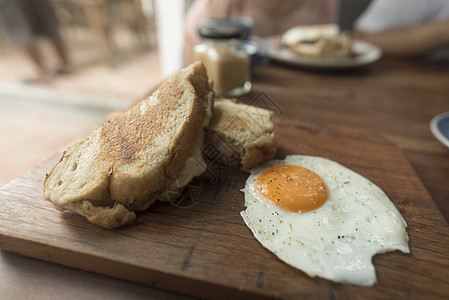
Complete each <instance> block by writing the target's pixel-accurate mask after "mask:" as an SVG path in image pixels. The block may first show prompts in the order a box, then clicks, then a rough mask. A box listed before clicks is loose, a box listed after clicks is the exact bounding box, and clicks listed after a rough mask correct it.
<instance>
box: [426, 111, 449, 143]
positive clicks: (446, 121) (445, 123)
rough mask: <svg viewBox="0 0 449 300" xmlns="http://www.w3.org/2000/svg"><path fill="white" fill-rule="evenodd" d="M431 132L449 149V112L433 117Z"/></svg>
mask: <svg viewBox="0 0 449 300" xmlns="http://www.w3.org/2000/svg"><path fill="white" fill-rule="evenodd" d="M430 131H432V134H433V135H434V136H435V138H436V139H437V140H438V141H439V142H440V143H441V144H443V145H444V146H446V147H447V148H449V112H445V113H442V114H439V115H436V116H435V117H433V119H432V120H431V121H430Z"/></svg>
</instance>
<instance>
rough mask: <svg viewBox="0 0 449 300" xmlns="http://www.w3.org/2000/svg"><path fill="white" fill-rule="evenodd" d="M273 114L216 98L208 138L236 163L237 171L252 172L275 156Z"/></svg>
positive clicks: (229, 100) (234, 101)
mask: <svg viewBox="0 0 449 300" xmlns="http://www.w3.org/2000/svg"><path fill="white" fill-rule="evenodd" d="M272 115H273V113H272V112H271V111H269V110H267V109H264V108H261V107H256V106H252V105H247V104H243V103H238V102H237V100H236V99H225V98H217V99H216V100H215V104H214V113H213V116H212V120H211V122H210V125H209V127H208V128H207V131H206V136H207V139H208V140H209V141H211V142H212V143H213V145H214V146H215V147H216V148H217V150H218V151H220V152H221V153H222V154H224V155H225V156H226V157H228V158H229V160H230V161H234V162H235V164H234V165H233V166H234V167H242V168H243V169H244V170H249V169H251V168H252V167H254V166H256V165H258V164H260V163H262V162H265V161H267V160H270V159H272V158H273V156H274V155H275V154H276V149H277V143H276V141H275V139H274V125H273V122H272V120H271V118H272Z"/></svg>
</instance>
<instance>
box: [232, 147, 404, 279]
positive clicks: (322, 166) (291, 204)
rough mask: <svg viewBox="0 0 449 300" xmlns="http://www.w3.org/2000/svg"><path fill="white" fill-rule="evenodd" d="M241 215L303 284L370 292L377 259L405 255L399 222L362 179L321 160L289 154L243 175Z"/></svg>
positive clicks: (388, 204) (383, 198) (397, 215)
mask: <svg viewBox="0 0 449 300" xmlns="http://www.w3.org/2000/svg"><path fill="white" fill-rule="evenodd" d="M242 191H243V192H244V194H245V207H246V209H245V210H244V211H242V212H241V216H242V217H243V220H244V221H245V223H246V225H247V226H248V227H249V229H250V230H251V231H252V233H253V235H254V236H255V237H256V239H257V240H258V241H259V242H260V243H261V244H262V245H263V246H264V247H265V248H267V249H268V250H270V251H271V252H273V253H274V254H275V255H276V256H277V257H278V258H279V259H281V260H282V261H284V262H286V263H287V264H289V265H291V266H293V267H295V268H298V269H300V270H302V271H304V272H305V273H306V274H307V275H309V276H310V277H315V276H318V277H322V278H325V279H328V280H332V281H334V282H339V283H345V284H355V285H361V286H371V285H373V284H375V283H376V282H377V278H376V272H375V269H374V266H373V264H372V262H371V259H372V256H373V255H375V254H378V253H385V252H388V251H394V250H400V251H402V252H404V253H409V252H410V250H409V246H408V235H407V231H406V227H407V223H406V222H405V220H404V218H403V217H402V216H401V214H400V213H399V211H398V210H397V209H396V207H395V206H394V204H393V203H392V202H391V201H390V199H389V198H388V196H387V195H386V194H385V193H384V192H383V191H382V190H381V189H380V188H379V187H378V186H376V185H375V184H374V183H372V182H371V181H369V180H368V179H366V178H365V177H363V176H361V175H359V174H357V173H355V172H354V171H352V170H350V169H347V168H346V167H344V166H342V165H340V164H339V163H337V162H334V161H331V160H329V159H325V158H321V157H314V156H304V155H291V156H287V157H286V158H285V159H283V160H273V161H269V162H267V163H265V164H262V165H261V166H259V167H256V168H254V169H252V170H251V175H250V176H249V178H248V179H247V181H246V185H245V188H244V189H243V190H242Z"/></svg>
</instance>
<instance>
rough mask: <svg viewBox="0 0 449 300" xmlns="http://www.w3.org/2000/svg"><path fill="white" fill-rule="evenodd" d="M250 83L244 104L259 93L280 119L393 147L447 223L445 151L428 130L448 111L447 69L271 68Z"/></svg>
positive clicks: (408, 65) (386, 65)
mask: <svg viewBox="0 0 449 300" xmlns="http://www.w3.org/2000/svg"><path fill="white" fill-rule="evenodd" d="M253 81H254V88H253V92H252V93H251V94H250V95H247V96H246V97H245V100H246V101H248V102H251V101H254V99H255V98H257V97H258V93H261V92H263V93H264V94H265V95H267V96H268V98H269V100H270V101H273V102H274V103H276V104H277V105H278V107H277V109H279V113H280V117H281V118H288V119H293V120H298V121H302V122H311V123H314V124H323V125H329V124H331V125H343V126H348V127H352V128H358V129H362V130H366V131H369V132H371V133H375V134H378V135H380V136H382V137H384V138H386V139H388V140H389V141H391V142H392V143H394V144H395V145H396V146H397V147H398V148H399V149H401V150H402V151H403V153H404V154H405V156H406V157H407V159H408V160H409V161H410V163H411V164H412V166H413V168H414V169H415V171H416V173H417V174H418V176H419V178H420V179H421V180H422V182H423V183H424V185H425V187H426V188H427V190H428V192H429V193H430V195H431V196H432V198H433V199H434V201H435V202H436V204H437V205H438V207H439V209H440V210H441V212H442V213H443V215H444V216H445V218H446V220H449V185H448V184H447V183H448V182H449V150H448V149H446V148H445V147H444V146H442V145H441V144H440V143H439V142H438V141H437V140H436V139H435V138H434V137H433V135H432V133H431V131H430V127H429V122H430V121H431V119H432V118H433V117H434V116H435V115H437V114H440V113H443V112H447V111H449V65H447V64H434V63H425V62H417V61H398V60H381V61H380V62H378V63H376V64H374V65H371V66H369V67H366V68H363V69H359V70H347V71H346V72H337V71H335V72H324V71H320V72H319V71H308V72H305V71H298V69H294V68H286V67H285V66H281V65H270V66H269V67H267V68H264V69H260V70H256V71H255V74H254V77H253ZM265 95H264V96H265Z"/></svg>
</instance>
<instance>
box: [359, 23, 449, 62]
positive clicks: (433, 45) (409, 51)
mask: <svg viewBox="0 0 449 300" xmlns="http://www.w3.org/2000/svg"><path fill="white" fill-rule="evenodd" d="M354 36H355V38H357V39H361V40H365V41H367V42H369V43H371V44H374V45H377V46H378V47H380V48H381V49H382V51H383V53H384V54H385V55H386V56H402V57H413V56H420V55H424V54H426V53H429V52H431V51H432V50H435V49H438V48H440V47H442V46H444V45H449V19H448V20H444V21H439V22H433V23H428V24H423V25H420V26H414V27H408V28H401V29H390V30H385V31H381V32H377V33H372V34H365V33H363V32H361V31H359V30H356V31H355V32H354Z"/></svg>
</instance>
